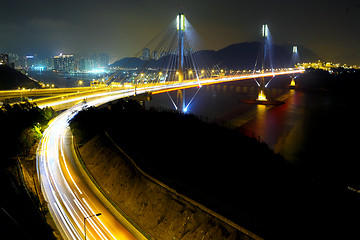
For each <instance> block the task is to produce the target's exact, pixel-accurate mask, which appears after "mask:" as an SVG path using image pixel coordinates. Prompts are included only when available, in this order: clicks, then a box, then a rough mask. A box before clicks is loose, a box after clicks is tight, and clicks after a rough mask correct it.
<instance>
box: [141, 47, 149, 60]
mask: <svg viewBox="0 0 360 240" xmlns="http://www.w3.org/2000/svg"><path fill="white" fill-rule="evenodd" d="M141 59H142V60H149V59H150V49H148V48H144V49H143V54H142V56H141Z"/></svg>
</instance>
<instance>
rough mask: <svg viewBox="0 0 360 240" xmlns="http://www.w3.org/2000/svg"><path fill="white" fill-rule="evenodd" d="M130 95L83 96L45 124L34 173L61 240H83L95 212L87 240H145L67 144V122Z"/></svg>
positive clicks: (228, 79) (161, 88) (161, 89)
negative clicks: (75, 103)
mask: <svg viewBox="0 0 360 240" xmlns="http://www.w3.org/2000/svg"><path fill="white" fill-rule="evenodd" d="M301 72H303V70H289V71H283V72H276V73H264V74H251V75H239V76H230V77H223V78H217V79H203V80H200V83H201V86H203V85H209V84H217V83H223V82H231V81H238V80H244V79H251V78H254V77H267V76H273V75H284V74H293V73H301ZM198 86H199V82H198V81H193V82H183V83H174V84H163V85H156V86H145V85H143V87H138V88H137V89H136V94H142V93H145V92H152V93H153V94H157V93H161V92H169V91H174V90H178V89H185V88H191V87H198ZM133 95H135V90H134V89H122V90H117V91H111V92H105V93H95V94H93V95H90V96H86V97H87V98H88V99H92V100H89V101H87V103H80V104H78V105H76V106H74V107H72V108H69V109H68V110H66V111H64V112H63V113H61V114H60V115H59V116H57V117H56V118H54V119H53V120H52V121H50V122H49V127H48V128H47V129H46V130H45V132H44V134H43V137H42V139H41V141H40V143H39V147H38V150H37V157H36V164H37V172H38V176H39V179H40V184H41V189H42V192H43V194H44V198H45V200H46V202H47V204H48V208H49V211H50V213H51V216H52V217H53V219H54V222H55V224H56V226H57V227H58V229H59V231H60V233H61V235H62V236H63V238H64V239H75V240H76V239H78V240H80V239H83V237H84V229H83V226H84V224H83V223H84V217H88V216H90V215H94V214H95V213H97V212H100V213H101V216H96V217H94V218H88V219H87V222H88V223H89V224H88V225H87V227H86V232H87V236H88V238H87V239H147V237H146V233H144V232H143V231H142V230H141V229H140V228H139V227H137V226H135V225H133V223H130V222H129V219H128V218H127V217H126V216H123V215H121V214H120V213H119V211H118V210H117V209H116V207H115V206H113V205H112V204H111V203H110V202H109V201H108V200H107V198H106V197H105V196H104V195H103V194H102V193H101V192H100V191H99V189H97V187H96V186H95V184H94V183H93V182H92V181H91V180H90V178H89V176H88V175H87V173H86V172H85V170H84V169H83V168H82V166H81V165H80V163H79V160H78V159H77V155H76V152H75V149H74V145H73V142H72V140H73V138H72V135H71V133H70V130H69V122H70V120H71V119H72V118H73V117H74V116H75V115H76V114H77V113H78V112H79V111H82V110H83V109H85V108H88V107H91V106H99V105H102V104H105V103H107V102H110V101H113V100H116V99H120V98H124V97H129V96H133ZM82 99H83V97H78V98H76V99H71V100H63V101H58V102H53V103H48V104H47V105H46V104H44V105H41V106H40V107H46V106H56V105H60V104H67V103H69V101H81V100H82ZM191 101H192V100H191ZM191 101H190V102H189V104H190V103H191ZM189 104H188V106H189ZM188 106H187V107H188Z"/></svg>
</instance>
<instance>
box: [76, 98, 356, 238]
mask: <svg viewBox="0 0 360 240" xmlns="http://www.w3.org/2000/svg"><path fill="white" fill-rule="evenodd" d="M109 109H111V110H109ZM72 128H73V131H74V134H75V136H76V138H77V141H78V142H79V143H80V144H85V145H84V146H83V147H82V148H81V149H80V151H81V153H82V155H83V158H84V161H85V163H86V164H87V166H88V168H89V170H90V172H91V173H92V174H93V175H94V177H95V179H96V180H98V181H99V184H100V186H103V187H104V189H105V191H106V192H109V193H110V195H111V198H113V199H115V201H117V203H119V204H120V205H121V206H122V207H124V209H126V210H129V211H132V214H134V216H135V217H134V218H135V219H138V220H139V221H142V222H146V223H148V224H149V225H147V226H148V229H150V231H153V230H154V229H155V230H156V231H158V233H161V229H162V230H163V231H165V229H169V226H173V225H171V223H173V224H175V225H178V224H179V222H181V221H182V220H181V221H180V220H179V219H178V217H180V218H182V217H183V216H182V215H181V214H180V213H183V212H184V211H185V209H187V210H186V211H185V213H187V212H188V211H190V212H191V210H189V209H188V207H185V208H184V210H179V211H180V212H179V214H177V215H176V214H175V215H172V213H171V212H172V209H173V208H172V207H171V206H173V205H171V204H174V203H172V202H173V201H175V200H171V199H173V198H171V197H169V200H161V199H163V198H164V197H163V195H161V196H160V195H158V193H157V192H156V191H155V190H151V189H153V188H150V187H149V186H148V187H146V186H145V187H144V184H143V183H142V184H139V182H140V180H139V178H138V177H136V176H137V175H136V174H135V175H134V174H133V173H131V172H132V170H131V171H130V170H129V169H124V168H123V167H119V165H123V164H124V163H123V160H124V159H123V160H122V161H121V162H119V161H120V160H114V158H116V159H119V156H118V155H119V154H120V155H121V152H119V151H117V150H116V149H115V150H114V147H110V145H111V143H109V140H103V136H104V132H105V131H106V132H107V133H109V135H110V136H111V138H113V140H114V141H115V142H116V144H117V145H118V146H120V147H121V148H122V149H123V150H124V151H125V152H126V153H127V154H128V155H130V156H131V158H133V159H134V160H135V162H136V164H137V165H138V166H139V167H140V168H141V169H142V170H143V171H145V172H146V173H148V174H150V175H151V176H152V177H154V178H156V179H158V180H160V181H162V182H164V183H165V184H167V185H168V186H170V187H172V188H174V189H176V191H177V192H179V193H181V194H184V195H186V196H188V197H190V198H191V199H194V200H196V201H198V202H200V203H201V204H203V205H205V206H206V207H207V208H210V209H212V210H214V211H215V212H217V213H219V214H221V215H223V216H225V217H226V218H228V219H230V220H231V221H233V222H235V223H236V224H238V225H240V226H242V227H244V228H246V229H248V230H250V231H252V232H254V233H256V234H259V235H260V236H263V237H265V238H267V239H304V238H308V239H316V238H318V239H320V238H323V237H324V236H327V235H336V234H339V232H343V231H344V229H348V228H349V226H343V225H341V222H339V221H338V219H344V218H348V219H351V216H352V215H353V214H355V212H356V211H355V209H354V213H352V212H351V209H349V208H351V206H352V205H351V204H352V203H351V204H350V201H349V200H348V199H347V196H345V195H342V194H339V193H338V192H337V191H338V190H337V189H335V188H333V189H331V190H330V189H329V188H328V187H326V186H322V185H321V186H320V185H318V184H317V183H315V182H313V181H312V180H311V179H308V178H307V177H306V176H304V175H303V174H302V173H301V172H299V170H297V169H296V168H295V167H294V166H293V165H291V164H289V163H288V162H286V161H285V160H284V159H282V158H281V156H278V155H275V154H273V152H272V151H270V150H269V148H268V147H267V146H266V145H265V144H263V143H260V142H257V141H256V140H255V139H252V138H247V137H244V136H243V135H242V134H241V133H239V132H237V131H234V130H229V129H223V128H220V127H218V126H216V125H211V124H206V123H204V122H201V121H200V120H198V119H197V118H196V117H194V116H192V115H182V114H180V113H166V112H155V111H142V110H140V107H139V106H137V104H135V103H133V102H131V101H129V102H126V101H120V102H119V103H117V104H112V105H110V106H109V107H108V108H102V109H90V110H87V111H84V112H80V113H79V115H78V116H77V117H76V118H75V119H74V122H72ZM110 148H111V149H110ZM104 152H105V153H104ZM120 158H121V156H120ZM109 169H111V174H110V172H109V174H106V173H107V172H108V170H109ZM125 173H126V174H125ZM129 174H130V176H129ZM104 176H107V177H104ZM141 181H143V180H141ZM137 184H139V185H137ZM140 186H141V187H140ZM150 190H151V191H150ZM165 195H166V194H165ZM160 200H161V201H164V202H163V203H157V202H159V201H160ZM340 202H341V203H345V202H347V203H348V204H349V205H348V206H347V205H343V204H339V203H340ZM165 206H166V207H165ZM174 208H175V207H174ZM329 208H331V211H329ZM151 209H152V210H151ZM159 212H161V213H162V214H159ZM147 214H149V215H147ZM168 214H170V215H171V217H170V215H168ZM199 214H200V213H199ZM130 215H131V214H130ZM164 221H166V224H164ZM346 222H347V224H348V223H349V221H346ZM183 223H184V222H183ZM162 224H164V225H162ZM169 224H170V225H169ZM193 224H200V223H199V222H195V223H193ZM178 226H179V228H174V230H173V231H175V232H176V231H178V230H179V229H183V228H182V227H181V226H183V225H181V224H180V225H178ZM214 226H217V224H215V225H214ZM157 227H159V228H160V229H157ZM329 228H333V229H337V230H336V232H331V233H329V232H327V230H326V229H329ZM226 229H227V230H226V231H229V232H231V231H230V230H229V229H228V228H226ZM171 233H172V232H167V234H171ZM173 233H174V232H173ZM164 234H165V233H164ZM174 234H175V233H174ZM177 234H180V233H178V232H177ZM230 235H231V234H230ZM230 235H229V236H230ZM160 236H165V237H164V239H168V236H169V235H160ZM231 236H233V235H231ZM289 236H291V237H290V238H289ZM309 236H310V237H309ZM159 239H161V238H159ZM185 239H192V238H185ZM194 239H198V238H194ZM213 239H224V238H216V237H214V238H213ZM229 239H232V237H230V238H229Z"/></svg>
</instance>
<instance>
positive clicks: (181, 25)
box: [177, 12, 185, 111]
mask: <svg viewBox="0 0 360 240" xmlns="http://www.w3.org/2000/svg"><path fill="white" fill-rule="evenodd" d="M177 30H178V41H179V49H178V56H179V59H178V62H179V68H178V75H179V82H182V81H183V80H184V32H185V15H184V13H182V12H180V13H179V15H178V16H177ZM184 100H185V90H178V91H177V102H178V105H177V107H178V110H179V111H183V109H184V108H185V106H184V105H185V101H184Z"/></svg>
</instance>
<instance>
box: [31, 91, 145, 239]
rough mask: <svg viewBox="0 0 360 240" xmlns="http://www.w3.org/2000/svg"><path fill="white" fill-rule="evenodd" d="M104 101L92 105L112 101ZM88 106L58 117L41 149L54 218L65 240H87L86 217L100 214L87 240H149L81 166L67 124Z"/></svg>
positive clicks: (39, 163) (39, 160) (41, 166)
mask: <svg viewBox="0 0 360 240" xmlns="http://www.w3.org/2000/svg"><path fill="white" fill-rule="evenodd" d="M130 94H133V93H126V94H123V95H120V96H117V98H118V97H125V96H128V95H130ZM113 98H114V97H113ZM105 99H106V98H105ZM105 99H101V100H96V101H93V102H92V103H91V104H90V105H99V104H101V103H104V102H106V101H110V100H111V99H110V98H107V99H106V100H105ZM87 106H89V105H85V104H80V105H77V106H75V107H73V108H71V109H69V110H67V111H65V112H63V113H62V114H60V115H59V116H58V117H57V118H55V119H54V120H53V121H52V122H51V123H50V124H49V127H48V128H47V129H46V130H45V132H44V135H43V138H42V140H41V142H40V145H39V148H38V154H37V168H38V175H39V177H40V181H41V187H42V192H43V193H44V196H45V200H46V201H47V203H48V206H49V210H50V212H51V215H52V217H53V219H54V221H55V223H56V225H57V226H58V228H59V230H60V232H61V234H62V236H63V237H64V238H65V239H84V217H89V216H91V215H94V214H97V213H101V215H100V216H94V217H90V218H87V219H86V235H87V239H146V238H145V237H144V236H143V234H142V233H141V232H140V231H139V230H138V229H136V228H135V227H134V226H133V224H131V223H129V222H128V221H127V220H126V219H125V218H124V217H123V216H122V215H120V214H119V213H118V212H117V211H116V209H114V207H113V206H112V205H111V203H110V202H109V201H108V200H107V199H106V198H105V197H104V196H103V195H102V194H101V193H100V192H99V190H98V189H97V188H96V186H95V185H94V184H93V183H92V181H91V180H90V178H89V177H88V176H87V175H86V173H85V171H84V170H83V168H82V167H81V165H80V164H79V161H78V159H77V155H76V153H75V150H74V146H73V143H72V135H71V132H70V130H69V124H68V123H69V120H70V119H71V118H72V117H73V116H74V115H76V114H77V112H78V111H81V110H82V109H83V108H84V107H87Z"/></svg>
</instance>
